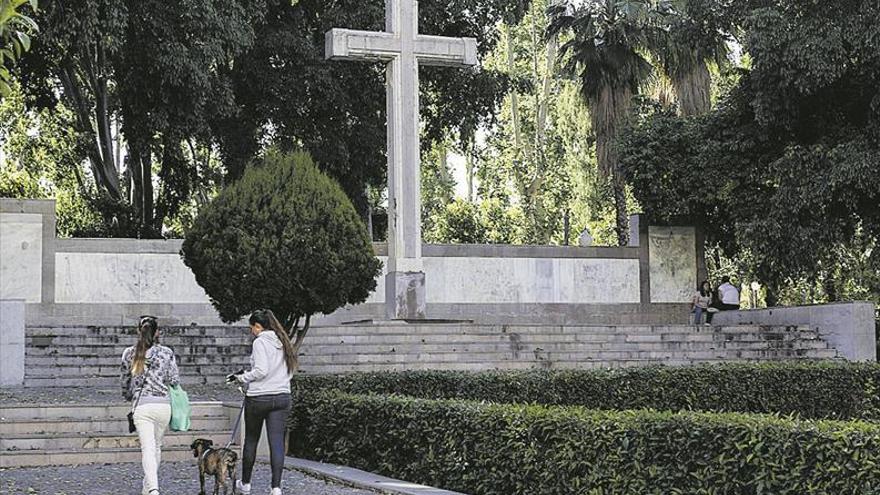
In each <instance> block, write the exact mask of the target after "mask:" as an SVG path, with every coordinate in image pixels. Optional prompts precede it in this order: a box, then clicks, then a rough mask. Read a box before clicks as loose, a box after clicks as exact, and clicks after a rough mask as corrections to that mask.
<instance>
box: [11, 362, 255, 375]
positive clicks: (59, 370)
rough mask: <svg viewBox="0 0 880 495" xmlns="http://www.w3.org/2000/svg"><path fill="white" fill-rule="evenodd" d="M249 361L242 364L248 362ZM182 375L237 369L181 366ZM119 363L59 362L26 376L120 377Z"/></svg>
mask: <svg viewBox="0 0 880 495" xmlns="http://www.w3.org/2000/svg"><path fill="white" fill-rule="evenodd" d="M246 363H247V361H244V362H242V363H241V364H246ZM178 368H179V371H180V376H181V377H183V376H187V375H197V376H223V377H225V376H226V375H228V374H229V373H232V372H234V371H235V370H236V367H235V366H233V365H231V364H217V365H213V364H212V365H204V366H191V365H186V366H179V367H178ZM119 374H120V372H119V365H118V364H117V365H115V366H77V365H68V364H57V365H54V366H51V365H50V366H34V367H31V368H27V369H26V370H25V376H30V377H34V378H37V377H53V376H56V377H60V378H63V377H78V376H116V377H119Z"/></svg>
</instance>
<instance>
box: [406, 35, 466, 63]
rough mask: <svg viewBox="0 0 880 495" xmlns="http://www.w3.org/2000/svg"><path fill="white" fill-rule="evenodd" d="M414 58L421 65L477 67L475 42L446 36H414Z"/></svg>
mask: <svg viewBox="0 0 880 495" xmlns="http://www.w3.org/2000/svg"><path fill="white" fill-rule="evenodd" d="M415 52H416V56H417V57H418V58H419V63H421V64H423V65H442V66H447V67H470V66H472V65H477V40H476V39H474V38H449V37H446V36H427V35H422V34H420V35H418V36H416V46H415Z"/></svg>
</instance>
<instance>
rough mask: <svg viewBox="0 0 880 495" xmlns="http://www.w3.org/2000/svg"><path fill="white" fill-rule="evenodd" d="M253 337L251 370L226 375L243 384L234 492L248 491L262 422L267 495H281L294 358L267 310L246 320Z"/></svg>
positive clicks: (276, 322) (290, 346)
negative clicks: (265, 439)
mask: <svg viewBox="0 0 880 495" xmlns="http://www.w3.org/2000/svg"><path fill="white" fill-rule="evenodd" d="M249 322H250V327H251V333H253V334H254V336H255V337H256V339H254V343H253V350H252V352H251V369H250V371H247V372H242V373H238V374H235V375H230V376H229V377H228V379H229V380H230V381H234V380H237V381H239V382H241V383H245V384H247V386H248V387H247V394H246V397H245V402H244V420H245V434H244V450H243V451H242V458H243V459H242V469H241V480H239V481H238V486H237V488H238V490H239V492H240V493H242V494H244V495H247V494H249V493H250V492H251V475H252V474H253V471H254V460H255V459H256V456H257V444H259V443H260V433H261V432H262V429H263V423H264V422H265V424H266V434H267V435H268V437H269V461H270V464H271V466H272V492H271V495H281V473H282V472H283V471H284V454H285V452H284V434H285V431H286V427H287V416H288V413H289V412H290V379H291V377H292V376H293V372H294V370H295V369H296V355H295V354H294V352H293V345H291V343H290V338H289V337H288V336H287V332H286V331H284V327H282V326H281V323H279V322H278V319H277V318H275V315H274V314H273V313H272V311H270V310H268V309H264V310H258V311H254V313H253V314H252V315H251V317H250V320H249Z"/></svg>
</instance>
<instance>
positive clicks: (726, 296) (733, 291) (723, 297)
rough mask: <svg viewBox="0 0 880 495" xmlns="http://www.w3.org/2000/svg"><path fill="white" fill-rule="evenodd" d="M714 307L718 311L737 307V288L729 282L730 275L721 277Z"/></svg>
mask: <svg viewBox="0 0 880 495" xmlns="http://www.w3.org/2000/svg"><path fill="white" fill-rule="evenodd" d="M715 307H716V308H718V310H719V311H732V310H738V309H739V289H737V288H736V286H734V285H733V284H731V283H730V277H727V276H725V277H722V278H721V285H719V286H718V302H717V303H716V305H715Z"/></svg>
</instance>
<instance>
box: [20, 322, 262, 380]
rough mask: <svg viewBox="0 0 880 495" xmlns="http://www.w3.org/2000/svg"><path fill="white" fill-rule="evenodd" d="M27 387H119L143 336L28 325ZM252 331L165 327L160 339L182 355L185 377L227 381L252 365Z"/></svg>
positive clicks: (122, 329) (110, 330) (123, 330)
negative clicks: (125, 357) (124, 364)
mask: <svg viewBox="0 0 880 495" xmlns="http://www.w3.org/2000/svg"><path fill="white" fill-rule="evenodd" d="M25 340H26V342H25V386H26V387H65V386H90V387H118V386H119V375H120V368H119V366H120V362H121V358H122V352H123V351H124V350H125V348H126V347H129V346H131V345H134V344H135V343H136V342H137V337H136V336H135V334H134V329H133V328H131V327H65V326H59V327H28V328H27V329H26V331H25ZM251 340H252V337H251V334H250V332H248V330H247V328H243V327H227V326H217V327H194V326H190V327H163V328H162V329H161V333H160V342H161V343H162V344H163V345H166V346H169V347H171V348H172V349H173V350H174V353H175V354H176V355H177V364H178V367H179V369H180V381H181V383H182V384H183V386H184V387H186V386H187V385H204V384H222V383H223V380H224V377H225V376H226V375H228V374H229V373H232V372H234V371H236V370H238V369H242V368H246V367H247V366H248V364H249V359H250V353H251Z"/></svg>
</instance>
